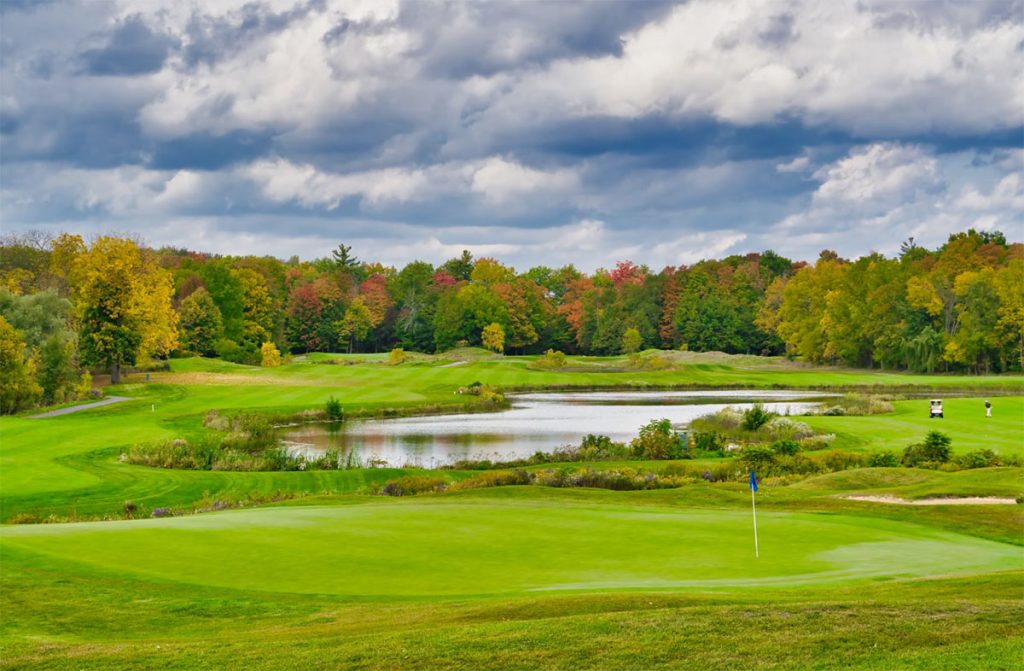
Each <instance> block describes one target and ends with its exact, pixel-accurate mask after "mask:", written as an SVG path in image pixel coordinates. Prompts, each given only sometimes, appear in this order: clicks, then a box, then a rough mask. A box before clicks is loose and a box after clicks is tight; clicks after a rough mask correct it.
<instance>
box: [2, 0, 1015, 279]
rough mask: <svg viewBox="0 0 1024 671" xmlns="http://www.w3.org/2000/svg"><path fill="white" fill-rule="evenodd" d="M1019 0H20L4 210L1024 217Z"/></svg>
mask: <svg viewBox="0 0 1024 671" xmlns="http://www.w3.org/2000/svg"><path fill="white" fill-rule="evenodd" d="M1020 7H1021V5H1020V3H1019V2H1016V3H1004V2H974V3H954V2H933V1H931V0H927V1H925V0H922V1H921V2H916V1H915V2H902V1H901V2H875V3H862V4H860V5H856V6H851V5H842V4H834V5H825V6H821V5H812V4H809V3H803V2H796V3H790V4H788V5H787V6H786V7H785V8H784V9H785V11H781V10H782V9H783V8H782V7H781V6H779V7H776V8H773V9H772V11H761V10H758V9H756V8H753V7H752V6H749V5H746V4H740V3H736V4H733V3H718V2H710V1H709V0H694V1H693V2H689V3H686V4H669V3H639V4H637V3H629V2H602V3H583V4H567V3H560V2H537V3H525V4H523V3H520V4H509V3H489V2H479V3H478V2H452V3H443V4H426V3H422V2H397V1H396V2H393V3H391V2H384V1H377V0H372V1H370V0H368V1H366V2H360V1H356V0H352V1H349V2H344V3H342V2H333V1H329V0H311V1H305V0H303V1H289V0H263V1H261V2H252V3H246V4H239V5H230V4H225V5H222V4H221V3H209V4H207V3H194V4H186V3H180V2H178V1H177V0H150V1H148V2H146V3H137V2H131V1H130V0H88V1H83V2H78V3H74V2H72V3H66V4H65V3H62V4H60V5H51V4H40V5H36V6H25V7H20V6H13V5H9V4H8V3H4V8H5V15H4V24H3V31H2V35H0V55H2V56H3V58H2V61H0V76H2V77H3V80H4V83H5V86H4V89H5V90H4V95H3V96H0V134H3V141H4V152H3V156H2V159H0V185H2V187H0V188H2V191H0V195H2V198H0V216H2V217H3V220H4V223H5V227H12V228H15V229H17V228H24V227H39V226H44V227H52V228H82V229H83V230H99V229H103V227H112V228H115V229H117V230H126V229H133V228H134V229H139V230H140V232H142V233H143V234H144V235H146V236H148V237H149V238H150V239H151V240H152V241H153V242H155V243H162V242H170V243H173V244H178V245H193V246H202V245H207V246H208V248H210V249H213V250H214V251H235V250H239V249H243V248H246V249H247V247H246V245H251V246H254V251H264V252H272V253H281V254H284V253H285V252H289V253H300V254H305V255H309V254H314V253H316V252H315V250H317V249H319V246H320V245H322V244H327V241H331V240H337V239H339V238H352V239H353V240H358V241H359V244H360V245H361V246H362V247H363V248H364V249H365V250H366V251H365V252H363V253H362V256H364V257H368V256H369V257H372V256H374V255H375V254H379V255H380V257H381V258H384V259H386V260H391V261H394V262H399V261H402V260H403V259H404V260H408V258H412V257H413V256H416V255H422V256H424V257H425V258H426V257H429V259H430V260H440V259H439V258H438V257H441V256H443V255H444V254H447V253H448V252H449V251H450V250H451V249H453V248H455V247H459V246H460V245H466V246H471V247H474V248H478V249H480V250H484V251H486V250H490V251H494V252H501V254H502V255H507V256H508V258H509V259H510V260H514V262H516V263H517V264H519V265H522V264H523V263H528V262H529V260H530V259H541V258H543V259H546V260H547V261H548V262H552V263H554V262H557V261H559V259H560V258H561V256H571V254H572V253H576V252H578V253H579V255H580V256H579V259H577V260H579V261H580V262H581V263H582V264H584V265H586V264H588V263H589V264H607V263H608V262H609V261H608V259H609V258H611V257H613V256H615V255H616V254H630V255H634V256H636V257H637V258H636V259H635V260H637V261H647V262H649V263H651V264H652V265H656V264H658V263H662V262H663V261H664V262H665V263H670V262H672V259H673V258H675V259H677V262H679V261H681V260H685V259H689V258H691V256H692V255H693V254H698V253H702V252H705V253H709V254H710V253H715V254H718V253H731V252H736V251H746V250H748V249H758V248H763V247H774V248H776V250H777V251H780V252H782V253H790V254H794V255H801V256H808V257H812V258H813V257H814V256H816V253H817V250H818V249H820V248H821V247H825V246H828V247H836V248H838V249H839V250H840V252H841V253H843V254H845V255H853V254H855V253H860V252H864V251H868V250H869V249H870V248H871V247H872V246H873V245H875V244H877V241H878V239H879V236H878V234H877V232H873V231H876V229H872V228H871V227H872V226H875V227H876V228H877V227H882V228H885V227H888V228H886V230H887V231H891V232H898V233H899V234H902V233H905V232H906V231H913V230H917V229H918V228H921V227H926V228H927V230H929V231H933V232H934V231H947V230H948V229H951V228H952V229H955V228H956V227H958V226H968V225H976V226H981V227H1002V228H1004V229H1006V230H1007V232H1008V233H1010V234H1011V235H1012V234H1013V232H1014V231H1015V230H1016V231H1019V228H1020V217H1019V213H1017V212H1015V211H1014V208H1016V207H1018V205H1019V202H1018V199H1017V197H1016V196H1015V195H1014V194H1015V193H1016V191H1015V189H1016V188H1017V186H1016V185H1017V184H1018V182H1015V181H1014V179H1015V178H1012V175H1018V178H1017V179H1019V173H1020V170H1021V168H1020V167H1014V168H1012V169H1009V170H1007V169H1006V168H1004V167H1003V166H1004V165H1005V164H1006V161H1007V160H1009V159H1007V158H1006V157H1007V156H1010V155H1013V154H1012V151H1013V150H1014V149H1018V148H1019V147H1020V133H1021V128H1022V127H1024V116H1022V113H1021V109H1024V87H1022V85H1021V81H1020V77H1019V67H1018V65H1017V63H1018V62H1019V53H1020V47H1019V45H1020V44H1021V43H1022V41H1024V26H1022V24H1021V22H1020V20H1019V16H1020ZM1008 175H1009V176H1010V177H1008ZM908 185H912V186H913V188H910V186H908ZM855 193H865V194H870V198H865V199H861V201H857V200H856V199H852V198H851V197H850V196H851V195H852V194H855ZM844 197H845V199H844ZM858 227H860V228H859V229H858ZM858 230H863V231H864V232H862V233H858ZM197 231H198V232H199V233H198V234H195V232H197ZM927 235H928V233H925V237H923V238H922V237H920V236H919V239H925V238H927ZM574 236H576V237H574ZM1018 237H1021V236H1020V234H1019V233H1018ZM233 239H237V240H243V239H244V241H245V242H244V244H243V243H239V244H234V243H232V242H231V241H232V240H233ZM190 240H192V241H193V242H189V241H190ZM538 240H540V241H543V240H549V241H550V240H559V241H562V242H561V243H560V244H562V245H563V246H562V247H561V248H559V249H555V248H552V247H551V245H550V244H549V245H546V246H545V245H544V244H543V242H537V241H538ZM886 244H889V243H888V242H886ZM258 245H265V247H264V248H263V249H262V250H257V249H255V246H258ZM331 246H333V245H331ZM642 255H646V257H642ZM565 260H567V261H568V260H572V259H571V258H566V259H565Z"/></svg>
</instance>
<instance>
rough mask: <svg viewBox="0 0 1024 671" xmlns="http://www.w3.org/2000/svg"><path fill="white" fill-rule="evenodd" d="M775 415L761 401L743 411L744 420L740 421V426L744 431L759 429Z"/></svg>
mask: <svg viewBox="0 0 1024 671" xmlns="http://www.w3.org/2000/svg"><path fill="white" fill-rule="evenodd" d="M774 416H775V415H774V414H773V413H770V412H768V411H767V410H765V409H764V406H762V405H761V404H760V403H755V404H754V407H752V408H750V409H748V410H746V411H745V412H744V413H743V421H742V422H741V423H740V428H742V429H743V430H744V431H757V430H758V429H760V428H761V427H762V426H764V425H765V424H767V423H768V422H769V420H771V418H772V417H774Z"/></svg>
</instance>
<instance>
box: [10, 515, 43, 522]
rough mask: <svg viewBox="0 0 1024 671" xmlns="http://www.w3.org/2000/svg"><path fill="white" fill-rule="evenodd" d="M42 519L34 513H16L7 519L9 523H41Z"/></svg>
mask: <svg viewBox="0 0 1024 671" xmlns="http://www.w3.org/2000/svg"><path fill="white" fill-rule="evenodd" d="M41 521H42V520H40V519H39V516H38V515H34V514H32V513H15V514H14V515H11V516H10V517H9V518H8V519H7V523H8V524H39V523H40V522H41Z"/></svg>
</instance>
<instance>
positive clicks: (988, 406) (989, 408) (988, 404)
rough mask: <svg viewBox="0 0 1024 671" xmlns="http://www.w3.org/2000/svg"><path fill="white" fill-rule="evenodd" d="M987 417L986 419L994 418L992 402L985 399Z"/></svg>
mask: <svg viewBox="0 0 1024 671" xmlns="http://www.w3.org/2000/svg"><path fill="white" fill-rule="evenodd" d="M985 416H986V417H991V416H992V402H991V401H989V400H988V399H985Z"/></svg>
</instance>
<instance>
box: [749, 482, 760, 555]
mask: <svg viewBox="0 0 1024 671" xmlns="http://www.w3.org/2000/svg"><path fill="white" fill-rule="evenodd" d="M750 510H751V512H753V513H754V559H759V558H760V556H761V553H760V551H759V550H758V548H757V505H756V504H755V503H754V490H753V489H751V490H750Z"/></svg>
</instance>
